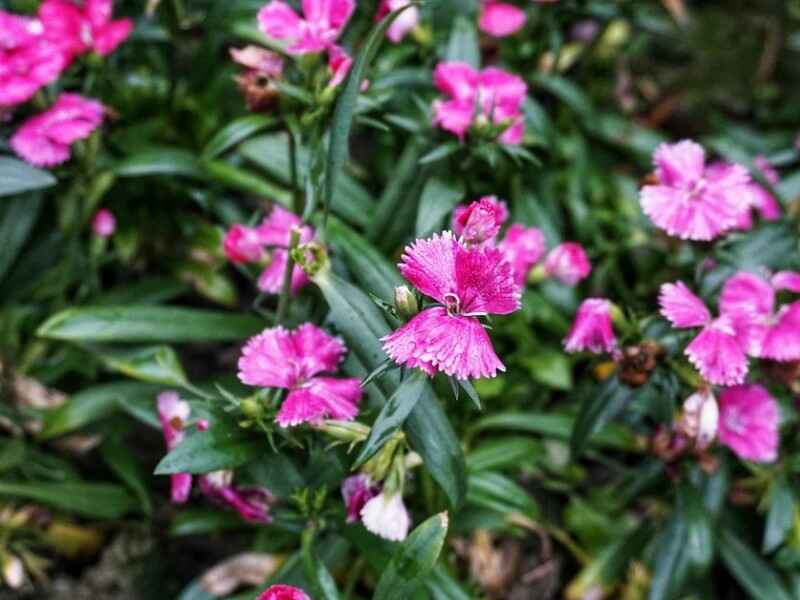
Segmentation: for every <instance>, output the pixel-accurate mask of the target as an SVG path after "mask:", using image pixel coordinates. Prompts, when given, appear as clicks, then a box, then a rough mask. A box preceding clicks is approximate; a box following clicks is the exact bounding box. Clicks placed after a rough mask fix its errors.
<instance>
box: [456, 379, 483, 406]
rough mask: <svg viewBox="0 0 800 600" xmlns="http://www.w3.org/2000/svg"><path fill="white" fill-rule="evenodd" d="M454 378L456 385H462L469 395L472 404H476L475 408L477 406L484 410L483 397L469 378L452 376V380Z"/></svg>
mask: <svg viewBox="0 0 800 600" xmlns="http://www.w3.org/2000/svg"><path fill="white" fill-rule="evenodd" d="M453 379H455V381H456V385H458V387H460V388H461V389H462V390H464V391H465V392H466V393H467V396H469V399H470V400H471V401H472V404H474V405H475V408H477V409H478V410H483V404H481V397H480V396H479V395H478V391H477V390H476V389H475V387H474V386H473V385H472V384H471V383H470V381H469V379H456V378H451V381H452V380H453Z"/></svg>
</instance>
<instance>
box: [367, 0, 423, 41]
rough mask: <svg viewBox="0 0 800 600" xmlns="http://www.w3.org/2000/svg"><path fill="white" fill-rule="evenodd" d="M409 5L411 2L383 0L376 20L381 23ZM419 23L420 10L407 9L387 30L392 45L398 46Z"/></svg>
mask: <svg viewBox="0 0 800 600" xmlns="http://www.w3.org/2000/svg"><path fill="white" fill-rule="evenodd" d="M409 4H411V0H381V3H380V6H379V7H378V14H377V15H376V16H375V20H377V21H380V20H381V19H383V18H384V17H386V15H388V14H389V13H393V12H394V11H396V10H399V9H401V8H403V7H404V6H408V5H409ZM417 23H419V9H418V8H417V7H416V6H412V7H411V8H407V9H406V10H404V11H403V12H401V13H400V15H399V16H398V17H397V18H396V19H395V20H394V21H392V24H391V25H389V29H387V30H386V37H387V38H389V40H390V41H391V42H392V43H394V44H398V43H400V42H401V41H402V40H403V38H404V37H406V35H408V32H410V31H411V30H412V29H414V28H415V27H416V26H417Z"/></svg>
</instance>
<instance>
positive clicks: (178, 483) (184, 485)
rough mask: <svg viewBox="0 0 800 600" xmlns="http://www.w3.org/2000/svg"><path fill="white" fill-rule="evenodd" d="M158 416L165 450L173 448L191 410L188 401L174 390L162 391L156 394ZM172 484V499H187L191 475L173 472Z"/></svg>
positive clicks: (179, 502) (180, 502) (177, 501)
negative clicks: (182, 398) (165, 444)
mask: <svg viewBox="0 0 800 600" xmlns="http://www.w3.org/2000/svg"><path fill="white" fill-rule="evenodd" d="M157 405H158V418H159V420H160V421H161V430H162V431H163V433H164V440H165V441H166V443H167V450H173V449H174V448H175V447H176V446H177V445H178V444H180V443H181V442H182V441H183V439H184V437H185V434H184V428H185V427H186V423H187V421H188V420H189V415H190V414H191V412H192V409H191V407H190V406H189V403H188V402H185V401H183V400H181V399H180V397H179V396H178V394H176V393H175V392H163V393H161V394H159V395H158V399H157ZM170 479H171V484H172V501H173V502H174V503H176V504H182V503H184V502H186V500H188V499H189V492H191V491H192V476H191V475H190V474H189V473H175V474H174V475H171V476H170Z"/></svg>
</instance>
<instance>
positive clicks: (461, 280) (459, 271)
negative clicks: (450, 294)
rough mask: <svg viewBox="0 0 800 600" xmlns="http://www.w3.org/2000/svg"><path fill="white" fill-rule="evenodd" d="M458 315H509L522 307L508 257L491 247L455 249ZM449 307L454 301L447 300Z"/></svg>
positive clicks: (461, 247) (518, 287)
mask: <svg viewBox="0 0 800 600" xmlns="http://www.w3.org/2000/svg"><path fill="white" fill-rule="evenodd" d="M455 268H456V273H455V275H456V288H455V290H453V291H454V292H455V295H456V296H457V300H458V304H459V308H458V312H460V313H461V314H464V315H476V314H480V315H483V314H495V315H507V314H509V313H512V312H514V311H515V310H518V309H519V307H520V295H521V290H520V286H519V285H518V284H517V282H516V280H515V276H514V275H515V273H514V268H513V267H512V266H511V263H510V262H508V260H507V259H506V257H505V254H504V253H503V252H502V251H501V250H499V249H497V248H492V247H486V246H484V247H471V248H465V247H464V246H461V245H457V247H456V259H455ZM445 299H446V300H447V301H448V304H449V303H450V302H452V298H445Z"/></svg>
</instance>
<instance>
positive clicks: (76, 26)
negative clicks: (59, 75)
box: [39, 0, 133, 57]
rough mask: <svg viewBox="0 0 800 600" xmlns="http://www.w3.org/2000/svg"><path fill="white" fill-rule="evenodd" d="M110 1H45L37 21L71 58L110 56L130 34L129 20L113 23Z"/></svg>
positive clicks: (130, 24) (130, 23) (40, 8)
mask: <svg viewBox="0 0 800 600" xmlns="http://www.w3.org/2000/svg"><path fill="white" fill-rule="evenodd" d="M113 4H114V3H113V1H112V0H84V2H83V3H82V4H77V3H75V2H72V1H71V0H44V2H42V5H41V6H40V7H39V18H40V19H41V20H42V23H43V24H44V28H45V33H46V35H47V37H48V38H50V39H51V40H53V41H54V42H56V43H58V44H59V45H60V46H61V47H62V48H63V49H64V51H65V52H66V53H67V54H68V55H69V56H70V57H74V56H77V55H78V54H82V53H84V52H88V51H89V50H94V51H95V52H97V53H98V54H100V55H102V56H106V55H107V54H111V53H112V52H113V51H114V50H116V49H117V46H119V45H120V44H121V43H122V42H124V41H125V40H126V39H127V37H128V36H129V35H130V33H131V31H132V30H133V21H131V20H130V19H117V20H115V21H114V20H112V19H111V15H112V12H113Z"/></svg>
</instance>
